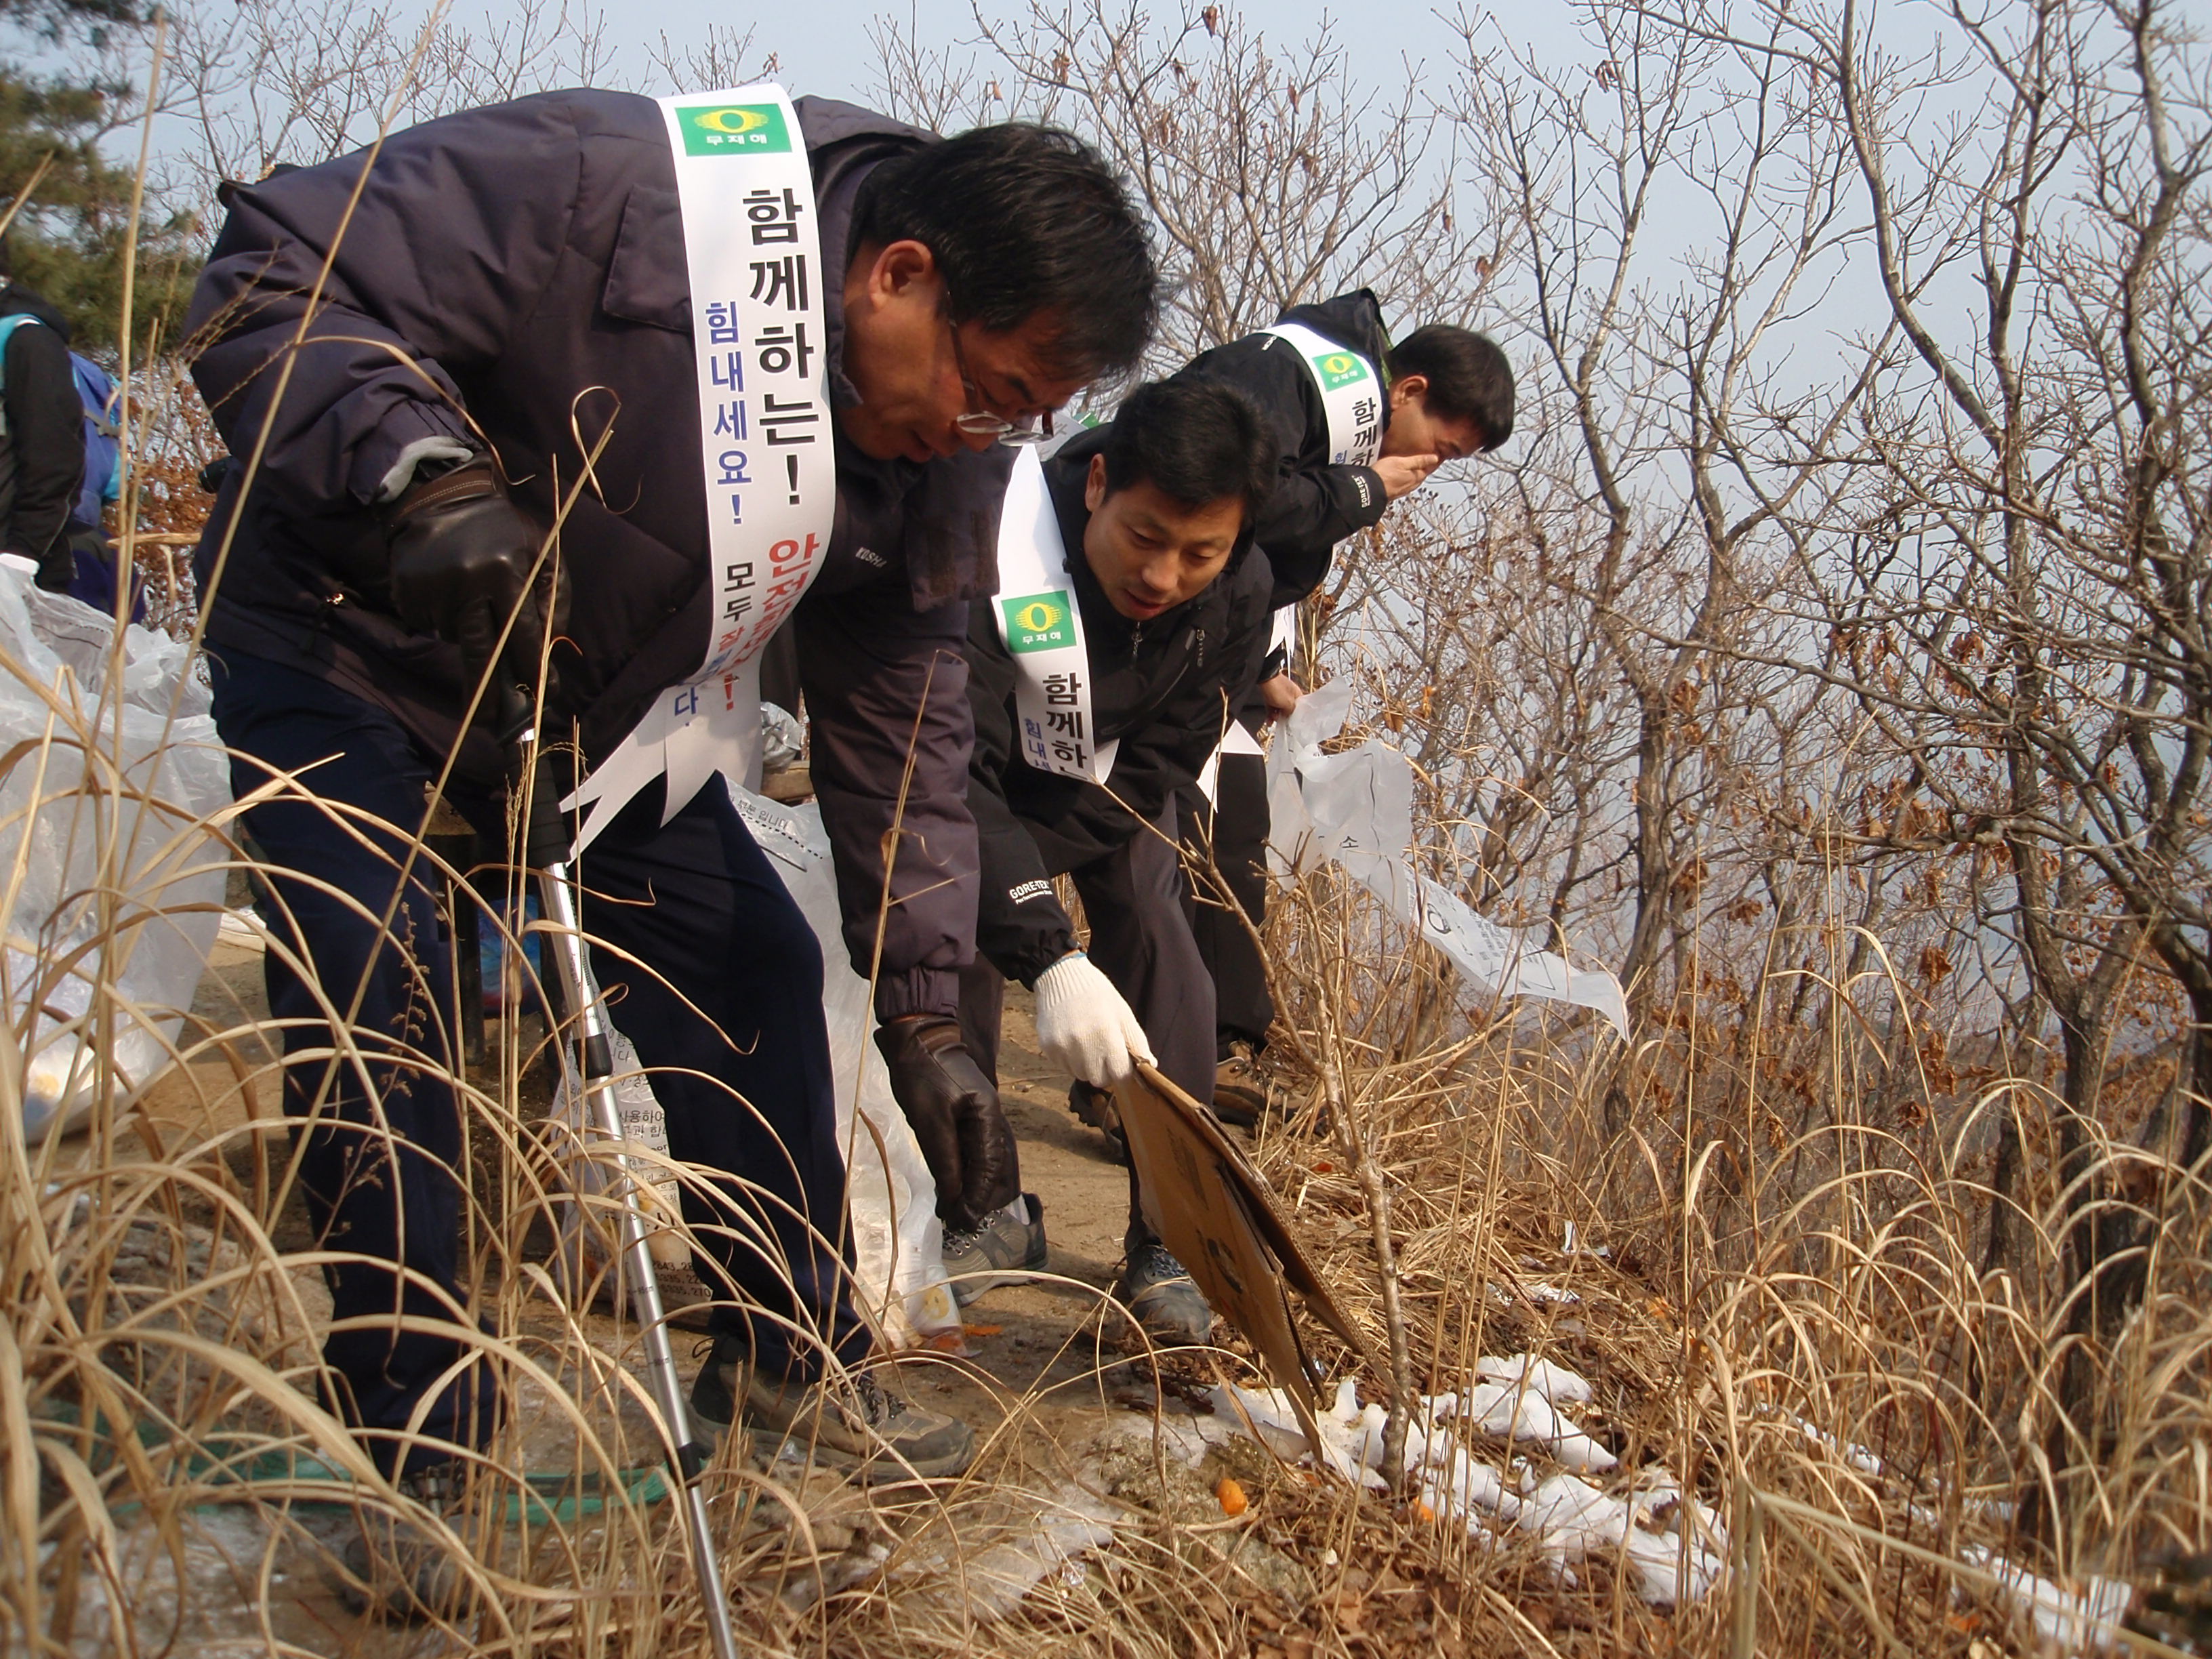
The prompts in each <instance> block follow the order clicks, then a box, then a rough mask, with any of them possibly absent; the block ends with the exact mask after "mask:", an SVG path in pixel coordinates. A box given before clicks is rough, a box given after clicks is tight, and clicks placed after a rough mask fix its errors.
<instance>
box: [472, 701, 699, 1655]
mask: <svg viewBox="0 0 2212 1659" xmlns="http://www.w3.org/2000/svg"><path fill="white" fill-rule="evenodd" d="M516 695H517V694H516V693H515V691H514V690H513V688H510V689H509V691H508V696H509V697H510V698H512V697H513V696H516ZM502 724H503V726H505V728H506V729H507V730H509V731H513V730H514V729H516V727H517V726H518V725H520V726H523V727H524V728H525V729H524V730H523V731H522V734H521V736H520V738H518V739H516V745H515V746H516V747H517V748H518V749H519V750H520V753H521V756H522V757H523V759H524V760H525V761H526V762H528V763H531V764H532V766H533V768H534V769H537V771H538V777H537V783H538V787H537V788H536V789H535V790H533V791H532V792H531V796H530V801H529V810H530V823H529V828H528V831H527V834H526V853H525V856H526V858H527V859H528V860H529V862H530V865H531V867H532V868H533V869H535V870H536V871H537V872H538V908H539V909H540V911H541V912H542V913H543V915H544V921H545V926H546V932H545V933H544V934H543V935H542V937H543V938H544V939H545V940H546V942H547V944H548V945H550V948H551V950H552V951H553V955H554V958H555V961H556V963H558V965H559V974H560V980H561V989H562V994H563V996H564V997H565V999H566V1000H567V1004H568V1014H569V1018H572V1019H573V1020H574V1022H575V1035H576V1042H575V1052H574V1054H572V1053H571V1051H570V1048H569V1045H568V1044H567V1043H563V1044H562V1066H563V1067H564V1068H568V1067H574V1068H575V1069H574V1070H573V1071H572V1072H571V1078H572V1080H574V1081H575V1082H577V1083H579V1084H580V1085H581V1087H582V1091H583V1097H584V1099H585V1101H586V1103H587V1108H588V1109H589V1111H590V1113H591V1117H592V1122H593V1123H594V1124H595V1125H596V1126H597V1127H598V1128H599V1133H602V1134H604V1135H605V1136H607V1137H608V1139H611V1140H613V1141H615V1142H617V1143H620V1142H621V1140H622V1139H623V1127H622V1116H621V1113H620V1111H619V1109H617V1105H616V1102H615V1085H614V1070H615V1067H614V1045H613V1043H612V1042H611V1032H612V1030H613V1027H612V1024H611V1022H610V1021H609V1019H608V1018H607V1008H606V1002H605V999H604V998H602V997H601V996H600V994H599V985H598V983H597V982H596V981H594V980H593V979H592V966H591V963H590V961H589V960H588V959H587V958H586V956H585V954H584V940H583V935H582V934H581V933H580V932H579V931H578V928H577V923H576V896H575V893H574V889H573V886H572V866H571V861H570V854H569V853H568V829H567V826H566V825H565V824H564V823H562V820H561V808H560V799H561V792H560V791H559V790H558V789H557V788H556V787H554V786H553V784H552V781H551V780H550V779H549V778H548V777H546V776H545V775H544V771H543V769H542V768H538V767H537V766H536V763H537V762H538V761H539V760H541V759H542V756H541V755H539V754H538V752H537V744H536V742H535V738H536V733H535V732H534V731H532V730H529V729H527V725H528V714H527V712H526V711H525V712H524V714H523V715H522V718H521V720H519V721H517V720H507V721H503V722H502ZM510 772H511V774H512V775H513V776H514V777H515V778H516V779H517V781H520V780H521V779H524V778H527V777H529V776H531V775H532V774H531V773H530V772H528V771H523V770H520V769H516V768H514V767H513V765H512V764H510ZM540 854H550V855H551V856H549V857H545V858H544V859H542V860H541V857H540ZM578 1057H580V1060H581V1065H580V1066H577V1064H576V1061H577V1058H578ZM617 1162H618V1164H619V1165H620V1180H621V1182H622V1200H623V1205H622V1253H621V1262H622V1272H623V1273H624V1274H625V1275H626V1276H627V1277H628V1279H629V1294H630V1298H631V1300H630V1306H631V1307H633V1308H635V1310H637V1313H638V1318H639V1321H640V1322H641V1326H642V1331H641V1334H642V1336H643V1337H644V1340H645V1361H646V1372H647V1380H648V1381H649V1383H650V1384H651V1387H652V1391H653V1404H654V1406H655V1407H657V1408H658V1410H659V1413H660V1429H661V1433H662V1435H663V1436H664V1437H665V1438H666V1440H667V1443H668V1452H669V1457H670V1463H671V1467H672V1468H674V1469H675V1471H676V1474H677V1480H678V1486H681V1488H682V1489H683V1503H684V1524H685V1527H686V1528H688V1529H689V1531H690V1534H691V1557H692V1560H693V1562H694V1564H695V1565H696V1567H697V1569H698V1573H699V1595H700V1597H701V1599H702V1601H704V1602H705V1603H706V1607H707V1631H708V1635H709V1637H710V1638H712V1639H713V1642H714V1659H737V1653H738V1644H737V1637H736V1634H735V1633H734V1632H732V1630H731V1628H730V1602H729V1597H728V1596H727V1595H726V1594H724V1592H723V1589H722V1567H721V1562H720V1559H719V1558H718V1557H717V1556H716V1554H715V1552H714V1530H713V1528H712V1526H711V1525H710V1523H709V1522H708V1516H707V1494H706V1492H705V1489H704V1488H703V1487H702V1485H701V1484H700V1477H701V1475H702V1474H703V1473H704V1471H705V1469H706V1467H707V1458H708V1448H707V1447H705V1446H703V1445H702V1444H701V1443H699V1442H698V1440H697V1439H696V1438H695V1437H693V1435H692V1433H691V1414H690V1411H689V1410H688V1409H687V1407H686V1406H685V1403H684V1390H683V1389H682V1387H681V1385H680V1384H679V1383H678V1381H677V1377H676V1351H675V1349H674V1347H673V1346H672V1345H671V1343H670V1342H669V1340H668V1325H667V1322H666V1320H665V1318H664V1316H663V1312H662V1309H661V1305H660V1279H659V1275H658V1274H656V1273H654V1271H653V1251H652V1249H651V1247H650V1246H649V1245H648V1244H647V1242H646V1241H647V1234H648V1233H649V1232H650V1231H651V1228H650V1226H649V1225H647V1220H646V1215H645V1207H644V1199H643V1193H644V1188H645V1185H646V1182H645V1179H644V1176H643V1175H642V1173H641V1171H640V1170H638V1169H637V1168H636V1167H635V1165H634V1164H632V1163H631V1161H630V1158H629V1154H628V1153H626V1152H624V1153H618V1154H617Z"/></svg>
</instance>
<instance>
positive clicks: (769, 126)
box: [676, 104, 791, 155]
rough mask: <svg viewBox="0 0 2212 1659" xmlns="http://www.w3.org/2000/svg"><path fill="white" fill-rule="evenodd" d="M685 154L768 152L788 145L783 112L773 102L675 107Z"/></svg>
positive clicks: (772, 153) (789, 134) (767, 153)
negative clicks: (682, 131)
mask: <svg viewBox="0 0 2212 1659" xmlns="http://www.w3.org/2000/svg"><path fill="white" fill-rule="evenodd" d="M676 118H677V121H678V125H681V126H682V127H683V129H684V154H685V155H774V154H777V153H779V152H782V151H787V150H788V149H790V148H791V133H790V131H788V129H787V128H786V127H785V125H784V123H783V111H782V110H781V108H780V107H778V106H776V105H774V104H693V105H690V106H688V107H687V106H678V108H677V111H676Z"/></svg>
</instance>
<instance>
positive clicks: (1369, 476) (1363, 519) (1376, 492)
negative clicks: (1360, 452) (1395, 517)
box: [1345, 466, 1390, 530]
mask: <svg viewBox="0 0 2212 1659" xmlns="http://www.w3.org/2000/svg"><path fill="white" fill-rule="evenodd" d="M1345 470H1346V471H1348V472H1350V473H1351V474H1352V489H1353V490H1354V491H1355V492H1356V493H1357V494H1358V496H1359V505H1358V507H1355V508H1354V509H1353V510H1352V511H1351V512H1349V513H1346V514H1345V517H1346V518H1348V519H1350V520H1352V523H1353V525H1354V526H1357V527H1358V528H1359V529H1361V530H1364V529H1366V528H1368V526H1370V525H1378V524H1381V523H1382V522H1383V514H1384V513H1388V512H1389V510H1390V492H1389V490H1387V489H1383V475H1382V474H1381V473H1380V472H1377V471H1376V470H1375V469H1374V468H1373V467H1371V466H1354V467H1347V468H1346V469H1345Z"/></svg>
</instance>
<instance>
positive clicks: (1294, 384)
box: [1176, 289, 1513, 1125]
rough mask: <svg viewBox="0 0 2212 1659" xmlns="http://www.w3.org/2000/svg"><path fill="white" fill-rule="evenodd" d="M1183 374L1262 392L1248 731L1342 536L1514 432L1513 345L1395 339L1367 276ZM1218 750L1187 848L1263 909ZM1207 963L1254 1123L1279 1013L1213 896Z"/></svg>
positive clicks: (1240, 784)
mask: <svg viewBox="0 0 2212 1659" xmlns="http://www.w3.org/2000/svg"><path fill="white" fill-rule="evenodd" d="M1176 379H1178V380H1183V379H1189V380H1209V381H1214V382H1217V383H1219V384H1222V385H1226V386H1235V387H1237V389H1238V390H1239V391H1241V392H1244V393H1245V394H1246V395H1247V396H1249V398H1252V400H1253V401H1254V402H1255V404H1258V405H1259V407H1260V410H1261V413H1262V414H1263V416H1265V417H1266V420H1267V428H1268V431H1269V434H1270V435H1271V437H1272V440H1273V445H1274V448H1275V453H1276V460H1277V467H1278V471H1277V474H1276V478H1275V489H1274V493H1273V495H1272V496H1271V497H1270V498H1269V500H1268V502H1267V507H1266V508H1265V510H1264V511H1263V512H1262V513H1261V517H1260V522H1259V525H1258V526H1257V532H1258V537H1259V543H1260V545H1261V547H1262V548H1263V549H1265V550H1266V551H1267V562H1268V564H1269V565H1270V566H1271V567H1272V568H1273V571H1274V573H1275V592H1274V596H1273V600H1272V604H1273V608H1274V611H1275V614H1276V629H1275V634H1276V640H1275V648H1274V649H1273V650H1272V651H1271V652H1270V653H1268V655H1267V660H1266V662H1265V663H1264V665H1262V666H1261V670H1260V672H1259V674H1258V675H1257V677H1256V678H1255V681H1254V683H1252V684H1249V685H1247V686H1245V687H1243V688H1241V689H1240V691H1239V693H1238V696H1237V714H1238V718H1239V720H1240V723H1241V724H1242V725H1243V726H1244V728H1245V731H1246V732H1247V733H1249V735H1250V736H1252V737H1254V738H1257V736H1258V735H1259V732H1260V731H1261V728H1262V727H1263V726H1266V724H1267V722H1268V721H1270V720H1277V719H1279V718H1280V717H1282V716H1283V715H1285V714H1289V713H1290V711H1291V709H1292V708H1295V707H1296V706H1297V700H1298V698H1299V696H1301V695H1302V692H1301V690H1300V688H1299V686H1298V684H1297V681H1296V680H1295V679H1294V678H1291V672H1290V663H1289V651H1288V647H1289V645H1290V644H1291V634H1292V632H1293V629H1292V627H1291V619H1292V617H1294V615H1295V609H1294V608H1295V607H1296V606H1297V604H1298V602H1299V601H1300V600H1302V599H1305V598H1307V597H1308V596H1309V595H1310V594H1311V593H1313V592H1315V591H1316V589H1318V588H1319V587H1320V586H1321V585H1322V582H1323V581H1324V580H1327V578H1328V569H1329V562H1330V558H1331V556H1332V555H1333V554H1334V550H1335V548H1336V545H1337V544H1338V543H1340V542H1341V541H1344V540H1345V539H1346V538H1349V537H1351V536H1353V535H1356V534H1358V532H1360V531H1362V530H1365V529H1368V528H1370V527H1371V526H1375V525H1376V524H1379V523H1381V522H1382V520H1383V513H1385V512H1387V511H1388V510H1389V506H1390V503H1391V502H1393V501H1397V500H1400V499H1401V498H1402V497H1404V496H1406V495H1409V494H1411V493H1412V492H1413V491H1414V490H1416V489H1419V488H1420V487H1421V485H1422V484H1423V483H1425V482H1427V480H1428V478H1429V477H1430V475H1431V473H1433V472H1434V471H1436V469H1437V467H1438V466H1440V465H1443V463H1444V462H1446V461H1453V460H1459V459H1463V458H1465V457H1467V456H1469V455H1474V454H1478V453H1484V452H1486V451H1489V450H1492V449H1495V448H1497V447H1498V445H1500V444H1502V443H1504V441H1506V439H1508V438H1510V436H1512V435H1513V372H1512V369H1511V368H1510V365H1508V363H1507V362H1506V361H1505V355H1504V353H1503V352H1502V351H1500V350H1499V349H1498V347H1497V346H1496V345H1495V344H1494V343H1492V342H1491V341H1490V340H1489V339H1488V338H1486V337H1484V336H1482V335H1480V334H1477V333H1475V332H1474V331H1472V330H1470V329H1465V328H1458V327H1455V326H1453V325H1449V324H1441V323H1432V324H1431V325H1428V326H1426V327H1425V328H1421V329H1419V330H1416V331H1414V332H1413V334H1411V335H1409V336H1407V338H1406V339H1404V340H1403V341H1401V342H1400V343H1397V344H1396V345H1393V344H1392V343H1391V342H1390V339H1389V335H1388V334H1387V333H1386V332H1385V331H1384V330H1383V308H1382V307H1381V306H1379V305H1377V304H1376V300H1375V296H1374V295H1373V294H1371V293H1370V292H1369V291H1368V290H1367V289H1358V290H1357V291H1355V292H1353V293H1351V294H1344V295H1338V296H1337V297H1336V298H1335V299H1334V300H1327V301H1322V303H1320V304H1318V305H1310V306H1296V307H1292V308H1291V309H1290V310H1288V311H1286V312H1285V313H1283V315H1282V317H1281V318H1280V319H1279V321H1277V323H1276V324H1275V325H1274V327H1273V328H1272V329H1267V330H1263V331H1261V332H1259V333H1257V334H1250V335H1247V336H1246V337H1244V338H1243V339H1241V340H1234V341H1231V343H1229V344H1227V345H1225V346H1218V347H1216V348H1215V349H1212V350H1211V351H1208V352H1206V353H1203V354H1202V355H1200V356H1198V357H1195V358H1194V359H1193V360H1192V361H1191V362H1189V363H1188V365H1186V366H1185V367H1184V368H1182V370H1180V371H1179V372H1178V373H1177V374H1176ZM1241 746H1242V747H1243V750H1244V752H1243V753H1237V752H1229V751H1225V752H1224V753H1223V755H1222V756H1221V759H1220V763H1219V766H1218V769H1217V772H1216V781H1215V798H1214V799H1213V800H1212V802H1206V801H1203V800H1200V799H1198V798H1197V795H1196V792H1195V791H1193V792H1191V793H1189V794H1188V795H1187V796H1186V799H1185V805H1186V808H1187V811H1186V816H1185V827H1186V829H1188V830H1192V831H1194V835H1193V842H1194V854H1196V855H1197V856H1199V857H1200V858H1204V857H1206V855H1207V853H1208V849H1209V848H1210V852H1211V856H1212V860H1214V863H1215V866H1216V867H1217V868H1218V870H1219V871H1220V872H1221V876H1222V878H1223V880H1224V881H1225V883H1226V884H1228V886H1229V888H1230V890H1231V893H1232V894H1233V895H1234V896H1235V897H1236V899H1237V902H1238V905H1239V906H1240V907H1241V908H1242V909H1243V911H1244V913H1245V915H1248V916H1249V917H1250V918H1251V919H1252V921H1253V922H1254V923H1255V925H1256V924H1257V923H1258V922H1259V921H1261V918H1262V916H1263V915H1264V914H1265V907H1266V903H1267V877H1266V873H1265V872H1264V870H1263V868H1262V866H1261V858H1262V855H1263V853H1264V850H1265V848H1266V845H1267V785H1266V781H1265V777H1264V771H1263V767H1262V763H1261V759H1260V756H1259V752H1258V745H1257V744H1256V743H1254V744H1243V745H1241ZM1192 927H1193V931H1194V933H1195V934H1196V936H1197V938H1198V941H1199V948H1200V952H1201V953H1202V954H1203V955H1204V957H1205V958H1206V965H1207V968H1208V969H1209V970H1210V971H1211V973H1212V976H1213V983H1214V988H1215V993H1216V996H1217V999H1218V1002H1217V1012H1216V1018H1217V1019H1218V1023H1219V1030H1218V1039H1217V1055H1218V1062H1219V1065H1218V1073H1217V1075H1216V1078H1215V1082H1214V1086H1213V1088H1212V1091H1211V1093H1210V1096H1209V1095H1208V1094H1207V1093H1206V1092H1203V1091H1201V1093H1200V1098H1208V1097H1210V1098H1211V1099H1212V1102H1213V1103H1214V1108H1215V1109H1216V1110H1217V1111H1218V1112H1219V1113H1220V1114H1221V1115H1223V1116H1224V1117H1225V1118H1227V1119H1228V1120H1229V1121H1231V1122H1236V1123H1242V1124H1247V1125H1249V1124H1250V1123H1252V1122H1253V1121H1255V1120H1256V1118H1257V1116H1258V1114H1259V1112H1260V1110H1261V1107H1262V1105H1263V1103H1264V1101H1265V1096H1264V1093H1263V1091H1262V1090H1261V1086H1260V1084H1259V1081H1258V1079H1257V1076H1256V1073H1255V1070H1254V1067H1253V1060H1254V1058H1255V1055H1256V1054H1257V1053H1258V1052H1259V1050H1260V1049H1261V1048H1263V1047H1264V1046H1265V1045H1266V1042H1267V1027H1268V1025H1269V1024H1270V1023H1271V1022H1272V1021H1273V1018H1274V1013H1275V1010H1274V1002H1273V999H1272V998H1270V997H1269V995H1268V994H1267V976H1266V975H1265V974H1264V973H1263V972H1262V971H1261V966H1260V958H1259V955H1258V953H1257V952H1256V951H1254V950H1253V948H1252V942H1251V938H1250V936H1249V934H1248V933H1246V932H1245V930H1244V924H1243V920H1242V919H1240V918H1238V917H1237V916H1234V915H1231V914H1230V913H1229V912H1228V911H1227V909H1226V908H1225V907H1224V906H1222V905H1221V904H1220V903H1218V902H1215V901H1214V900H1213V898H1212V896H1210V895H1209V896H1206V897H1202V898H1201V899H1200V902H1199V903H1198V907H1197V910H1196V913H1195V915H1194V919H1193V922H1192Z"/></svg>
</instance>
